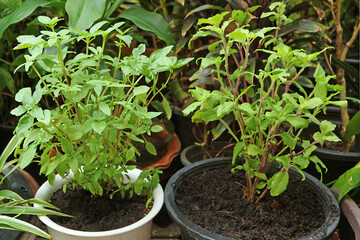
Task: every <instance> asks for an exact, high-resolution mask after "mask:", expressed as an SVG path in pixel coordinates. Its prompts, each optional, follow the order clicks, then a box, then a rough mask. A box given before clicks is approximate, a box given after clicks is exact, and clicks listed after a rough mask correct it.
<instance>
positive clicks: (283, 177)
mask: <svg viewBox="0 0 360 240" xmlns="http://www.w3.org/2000/svg"><path fill="white" fill-rule="evenodd" d="M270 182H271V185H270V186H268V188H270V195H271V196H273V197H275V196H279V195H280V194H281V193H282V192H284V191H285V190H286V187H287V185H288V183H289V174H288V172H278V173H275V174H274V176H273V177H272V178H271V181H270Z"/></svg>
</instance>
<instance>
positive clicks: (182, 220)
mask: <svg viewBox="0 0 360 240" xmlns="http://www.w3.org/2000/svg"><path fill="white" fill-rule="evenodd" d="M230 163H231V158H216V159H207V160H203V161H200V162H197V163H194V164H191V165H189V166H186V167H184V168H182V169H180V170H179V171H178V172H177V173H175V174H174V175H173V176H172V177H171V178H170V180H169V181H168V183H167V185H166V187H165V205H166V208H167V210H168V212H169V215H170V217H171V218H172V219H173V221H174V222H175V223H176V224H177V225H178V226H179V227H180V228H181V234H182V239H186V240H187V239H198V240H203V239H208V240H209V239H215V240H229V239H232V238H229V237H225V236H221V235H219V234H215V233H211V232H209V231H207V230H205V229H204V228H202V227H200V226H198V225H196V224H195V223H193V222H191V221H190V220H189V219H187V218H186V217H185V215H184V214H183V213H182V212H181V211H180V209H179V208H178V206H177V205H176V203H175V195H176V191H177V188H178V187H179V186H180V185H181V183H182V181H183V179H185V178H189V177H193V176H194V175H196V174H197V173H199V172H201V171H203V170H205V169H216V168H223V167H224V166H227V165H229V164H230ZM290 170H291V171H290V172H291V174H293V175H296V176H297V177H299V178H301V175H300V174H299V173H298V172H297V171H296V170H292V169H290ZM305 176H306V181H308V183H309V184H311V185H312V186H313V188H314V189H315V191H316V192H315V193H316V195H317V196H318V199H319V202H320V203H321V204H322V205H323V209H324V213H325V218H326V219H325V222H324V224H323V225H322V226H321V227H320V228H318V229H317V230H316V231H314V232H312V233H310V234H308V235H307V236H303V237H301V238H299V240H310V239H311V240H315V239H317V240H320V239H321V240H325V239H329V238H330V237H331V236H332V234H333V233H334V231H335V229H336V227H337V225H338V223H339V220H340V209H339V205H338V203H337V201H336V198H335V197H334V195H333V194H332V193H331V191H330V189H329V188H327V187H326V186H325V185H324V184H322V183H321V182H319V181H318V180H317V179H315V178H314V177H312V176H311V175H309V174H307V173H305Z"/></svg>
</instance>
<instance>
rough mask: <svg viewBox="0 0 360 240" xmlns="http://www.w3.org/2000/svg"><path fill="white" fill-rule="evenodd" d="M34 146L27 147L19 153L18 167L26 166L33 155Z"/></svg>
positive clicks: (34, 151)
mask: <svg viewBox="0 0 360 240" xmlns="http://www.w3.org/2000/svg"><path fill="white" fill-rule="evenodd" d="M35 153H36V147H34V146H31V147H29V148H28V149H27V150H26V151H25V152H24V153H23V154H21V155H20V158H19V164H20V169H24V168H25V167H27V166H28V165H29V164H30V163H31V162H32V160H33V159H34V157H35Z"/></svg>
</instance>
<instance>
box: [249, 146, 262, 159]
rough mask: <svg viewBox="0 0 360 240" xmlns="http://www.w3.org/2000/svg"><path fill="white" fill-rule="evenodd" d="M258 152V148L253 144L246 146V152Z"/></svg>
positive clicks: (250, 153) (251, 153)
mask: <svg viewBox="0 0 360 240" xmlns="http://www.w3.org/2000/svg"><path fill="white" fill-rule="evenodd" d="M259 153H260V149H259V147H258V146H257V145H255V144H249V145H248V147H247V154H249V155H250V156H257V155H258V154H259Z"/></svg>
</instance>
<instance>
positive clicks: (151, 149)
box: [145, 141, 157, 156]
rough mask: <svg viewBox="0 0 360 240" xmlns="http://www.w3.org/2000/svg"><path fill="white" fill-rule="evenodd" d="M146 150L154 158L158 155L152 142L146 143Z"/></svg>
mask: <svg viewBox="0 0 360 240" xmlns="http://www.w3.org/2000/svg"><path fill="white" fill-rule="evenodd" d="M145 148H146V150H147V151H148V152H149V153H150V154H152V155H154V156H155V155H156V154H157V153H156V148H155V146H154V145H153V144H152V143H151V142H149V141H145Z"/></svg>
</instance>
